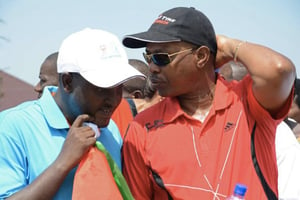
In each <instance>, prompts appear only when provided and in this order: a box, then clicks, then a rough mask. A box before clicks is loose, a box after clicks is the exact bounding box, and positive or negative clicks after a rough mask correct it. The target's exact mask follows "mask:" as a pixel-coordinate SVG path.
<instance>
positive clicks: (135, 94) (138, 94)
mask: <svg viewBox="0 0 300 200" xmlns="http://www.w3.org/2000/svg"><path fill="white" fill-rule="evenodd" d="M130 94H131V96H132V97H133V98H135V99H143V98H144V94H143V92H142V91H141V90H135V91H133V92H131V93H130Z"/></svg>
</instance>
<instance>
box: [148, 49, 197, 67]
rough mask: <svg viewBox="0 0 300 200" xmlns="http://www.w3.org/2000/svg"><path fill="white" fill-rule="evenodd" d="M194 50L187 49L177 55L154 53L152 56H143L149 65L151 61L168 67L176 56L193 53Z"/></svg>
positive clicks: (176, 53)
mask: <svg viewBox="0 0 300 200" xmlns="http://www.w3.org/2000/svg"><path fill="white" fill-rule="evenodd" d="M192 50H193V48H190V49H185V50H182V51H178V52H175V53H172V54H168V53H152V54H147V53H143V56H144V59H145V60H146V62H147V63H148V64H150V63H151V61H152V62H153V63H154V64H155V65H157V66H160V67H163V66H166V65H168V64H170V63H171V61H172V60H171V57H173V56H176V55H178V54H180V53H184V52H187V51H192Z"/></svg>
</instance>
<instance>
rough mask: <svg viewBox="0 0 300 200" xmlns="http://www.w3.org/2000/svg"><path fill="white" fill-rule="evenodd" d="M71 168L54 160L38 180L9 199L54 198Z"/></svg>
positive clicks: (33, 199)
mask: <svg viewBox="0 0 300 200" xmlns="http://www.w3.org/2000/svg"><path fill="white" fill-rule="evenodd" d="M68 172H69V170H68V169H66V168H65V167H63V166H62V165H60V164H59V163H58V162H54V163H53V164H52V165H50V166H49V167H48V168H47V169H46V170H45V171H44V172H43V173H42V174H41V175H40V176H38V178H37V179H36V180H34V181H33V182H32V183H31V184H30V185H28V186H27V187H26V188H24V189H23V190H21V191H19V192H17V193H15V194H14V195H12V196H11V197H9V198H8V199H9V200H11V199H16V200H17V199H31V200H35V199H36V200H38V199H53V197H54V195H55V194H56V192H57V191H58V189H59V187H60V186H61V184H62V182H63V181H64V179H65V177H66V176H67V174H68Z"/></svg>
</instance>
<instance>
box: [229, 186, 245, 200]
mask: <svg viewBox="0 0 300 200" xmlns="http://www.w3.org/2000/svg"><path fill="white" fill-rule="evenodd" d="M246 191H247V187H246V186H245V185H243V184H239V183H238V184H236V185H235V188H234V191H233V194H232V195H231V196H229V197H227V198H226V200H245V194H246Z"/></svg>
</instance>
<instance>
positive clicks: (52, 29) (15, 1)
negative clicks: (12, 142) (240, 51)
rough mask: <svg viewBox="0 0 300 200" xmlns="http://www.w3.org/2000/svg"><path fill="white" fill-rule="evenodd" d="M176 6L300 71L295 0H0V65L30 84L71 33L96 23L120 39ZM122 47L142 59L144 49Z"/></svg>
mask: <svg viewBox="0 0 300 200" xmlns="http://www.w3.org/2000/svg"><path fill="white" fill-rule="evenodd" d="M178 6H184V7H195V8H197V9H198V10H200V11H202V12H203V13H204V14H205V15H207V16H208V18H209V19H210V20H211V22H212V24H213V25H214V28H215V32H216V33H217V34H222V35H226V36H229V37H232V38H238V39H241V40H246V41H249V42H254V43H258V44H262V45H264V46H268V47H270V48H272V49H274V50H276V51H278V52H280V53H282V54H284V55H285V56H287V57H288V58H290V59H291V60H292V61H293V63H294V64H295V66H296V69H297V75H298V76H300V51H299V47H300V39H299V37H300V1H299V0H226V1H223V0H151V1H149V0H147V1H145V0H127V1H126V0H105V1H104V0H86V1H75V0H48V1H46V0H45V1H38V0H0V70H4V71H5V72H7V73H9V74H11V75H13V76H15V77H18V78H20V79H21V80H23V81H25V82H27V83H29V84H32V85H35V84H36V83H37V82H38V76H39V69H40V65H41V63H42V62H43V61H44V59H45V58H46V57H47V56H48V55H49V54H51V53H53V52H55V51H58V49H59V47H60V44H61V42H62V41H63V39H64V38H66V37H67V36H68V35H70V34H71V33H73V32H77V31H79V30H81V29H83V28H86V27H90V28H98V29H103V30H107V31H110V32H112V33H114V34H115V35H117V36H118V38H119V39H120V40H122V38H123V37H124V36H125V35H128V34H133V33H138V32H142V31H146V30H147V29H148V28H149V27H150V25H151V24H152V22H153V21H154V20H155V19H156V17H157V16H158V15H159V14H160V13H162V12H163V11H166V10H168V9H170V8H173V7H178ZM124 48H125V47H124ZM125 49H126V52H127V54H128V58H137V59H142V52H143V50H144V49H129V48H125Z"/></svg>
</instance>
